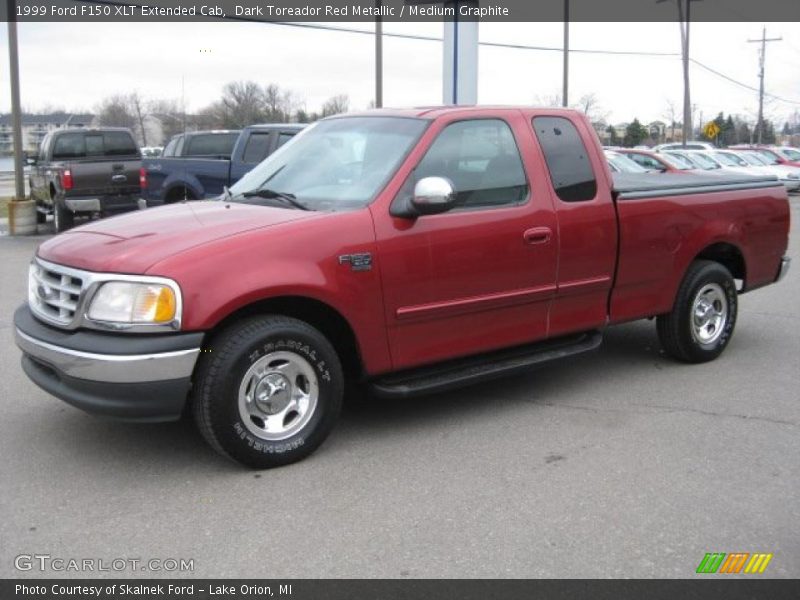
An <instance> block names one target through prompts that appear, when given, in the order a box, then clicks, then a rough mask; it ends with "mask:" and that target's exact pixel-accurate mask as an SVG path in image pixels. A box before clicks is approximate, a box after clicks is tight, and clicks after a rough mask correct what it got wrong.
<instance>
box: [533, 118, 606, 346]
mask: <svg viewBox="0 0 800 600" xmlns="http://www.w3.org/2000/svg"><path fill="white" fill-rule="evenodd" d="M526 121H527V124H528V126H529V127H532V129H533V133H534V136H535V138H536V142H537V152H539V156H540V158H539V160H540V161H541V162H542V164H544V165H545V167H546V168H545V177H546V178H547V193H548V194H549V195H550V197H551V198H552V202H553V205H554V207H555V209H556V214H557V216H558V240H557V241H558V276H557V290H556V294H555V297H554V299H553V303H552V307H551V309H550V337H556V336H559V335H563V334H567V333H572V332H576V331H585V330H589V329H596V328H600V327H603V326H605V325H606V323H607V320H608V301H609V296H610V293H611V288H612V285H613V281H614V272H615V268H616V261H617V216H616V209H615V207H614V200H613V198H612V195H611V174H610V172H609V169H608V166H607V163H606V160H605V156H604V155H603V151H602V148H601V146H600V143H599V141H598V139H597V134H596V133H595V132H594V129H593V128H592V127H591V125H590V124H589V123H588V121H587V120H586V119H585V118H583V117H582V116H580V115H579V114H578V113H573V112H558V111H542V110H535V111H533V110H532V111H526Z"/></svg>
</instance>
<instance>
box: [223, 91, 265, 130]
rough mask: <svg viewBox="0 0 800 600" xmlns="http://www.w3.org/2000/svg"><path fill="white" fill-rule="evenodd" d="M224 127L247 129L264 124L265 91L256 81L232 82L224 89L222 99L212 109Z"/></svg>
mask: <svg viewBox="0 0 800 600" xmlns="http://www.w3.org/2000/svg"><path fill="white" fill-rule="evenodd" d="M210 112H211V113H212V114H214V116H215V117H216V119H217V120H218V121H219V122H220V123H221V125H222V126H223V127H231V128H238V127H246V126H247V125H252V124H253V123H260V122H263V121H264V120H265V118H266V115H265V111H264V90H263V89H262V88H261V87H260V86H259V85H258V84H257V83H256V82H254V81H232V82H230V83H228V84H226V85H225V87H223V88H222V98H221V99H220V100H219V102H216V103H215V104H213V105H212V107H211V108H210Z"/></svg>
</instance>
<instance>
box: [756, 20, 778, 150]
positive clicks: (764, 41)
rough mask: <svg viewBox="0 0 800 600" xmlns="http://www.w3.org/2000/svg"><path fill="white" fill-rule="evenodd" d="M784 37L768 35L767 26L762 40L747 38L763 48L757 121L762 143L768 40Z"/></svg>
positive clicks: (759, 64)
mask: <svg viewBox="0 0 800 600" xmlns="http://www.w3.org/2000/svg"><path fill="white" fill-rule="evenodd" d="M782 39H783V38H782V37H777V38H768V37H767V28H766V27H764V28H763V29H762V30H761V39H760V40H747V41H748V42H749V43H751V44H753V43H756V44H761V50H759V53H758V79H759V86H758V121H757V122H756V128H757V129H758V143H759V144H760V143H761V139H762V137H763V133H764V62H765V61H766V56H767V42H780V41H781V40H782Z"/></svg>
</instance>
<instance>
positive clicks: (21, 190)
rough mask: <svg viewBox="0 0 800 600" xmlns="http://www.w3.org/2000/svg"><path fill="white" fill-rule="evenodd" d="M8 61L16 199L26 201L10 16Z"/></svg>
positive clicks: (14, 26)
mask: <svg viewBox="0 0 800 600" xmlns="http://www.w3.org/2000/svg"><path fill="white" fill-rule="evenodd" d="M8 18H9V21H8V60H9V63H10V64H9V67H10V73H9V74H10V77H11V119H12V128H13V135H14V188H15V189H14V191H15V195H14V199H15V200H24V199H25V179H24V175H23V167H22V108H21V102H20V99H19V53H18V50H17V22H16V21H15V20H13V19H14V18H15V17H14V15H13V14H12V13H9V15H8Z"/></svg>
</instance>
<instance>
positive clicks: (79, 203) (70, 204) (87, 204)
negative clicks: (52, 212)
mask: <svg viewBox="0 0 800 600" xmlns="http://www.w3.org/2000/svg"><path fill="white" fill-rule="evenodd" d="M64 205H65V206H66V207H67V208H68V209H70V210H71V211H73V212H100V210H101V209H102V206H101V204H100V199H99V198H80V199H73V198H65V199H64Z"/></svg>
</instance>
